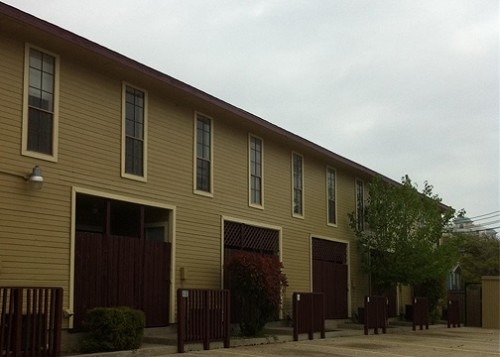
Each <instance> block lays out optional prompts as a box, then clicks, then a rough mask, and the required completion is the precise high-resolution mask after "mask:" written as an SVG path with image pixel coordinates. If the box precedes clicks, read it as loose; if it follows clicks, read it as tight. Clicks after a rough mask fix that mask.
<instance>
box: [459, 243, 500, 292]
mask: <svg viewBox="0 0 500 357" xmlns="http://www.w3.org/2000/svg"><path fill="white" fill-rule="evenodd" d="M454 239H456V240H457V243H458V246H459V248H458V249H459V252H460V258H459V262H460V268H461V278H462V281H463V282H464V283H477V282H480V281H481V277H482V276H497V275H500V240H498V239H497V238H496V237H495V236H491V235H488V234H480V235H477V234H457V235H455V236H454Z"/></svg>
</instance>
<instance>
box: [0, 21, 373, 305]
mask: <svg viewBox="0 0 500 357" xmlns="http://www.w3.org/2000/svg"><path fill="white" fill-rule="evenodd" d="M2 26H6V25H1V21H0V58H2V61H0V103H2V104H1V105H0V118H1V121H0V131H1V132H2V134H3V135H2V140H1V141H0V154H1V158H2V165H1V167H0V170H6V171H9V172H14V173H19V174H27V173H29V172H30V170H31V168H32V167H33V166H34V165H35V164H38V165H40V167H41V168H42V172H43V176H44V178H45V183H44V187H43V189H42V190H40V191H33V190H30V189H28V187H27V184H26V182H24V181H23V180H22V179H21V178H19V177H14V176H10V175H5V174H2V173H0V182H1V185H0V217H1V218H0V245H1V246H2V249H1V250H0V284H9V285H12V284H14V283H16V284H32V283H33V282H37V283H40V284H47V285H56V286H62V287H63V288H64V307H65V308H66V307H68V306H69V300H68V291H69V287H70V278H71V277H70V252H71V246H70V243H71V242H70V235H71V189H72V187H74V186H76V187H80V188H84V189H89V190H97V191H100V192H108V193H109V194H114V195H120V196H123V197H130V198H131V199H140V200H147V201H151V202H157V203H158V204H168V205H172V206H176V207H177V211H176V217H177V219H176V232H175V233H176V242H175V249H176V250H175V254H176V256H175V266H176V280H175V284H174V285H172V288H174V289H175V288H177V287H184V288H220V287H221V272H220V267H221V244H222V241H221V239H222V238H221V237H222V230H221V217H222V216H225V217H234V218H237V219H241V220H247V221H251V222H255V223H256V224H263V225H272V226H276V227H281V228H282V239H283V252H282V257H283V263H284V266H285V272H286V274H287V275H288V280H289V283H290V287H289V288H288V291H289V292H290V294H289V295H290V296H287V300H286V303H287V305H286V306H287V308H290V298H291V292H292V291H311V281H310V280H311V275H310V271H311V266H310V265H311V260H310V254H309V252H310V244H311V236H312V235H316V236H323V237H329V238H331V239H338V240H342V241H345V242H351V245H350V256H349V259H350V260H349V264H350V274H351V275H350V280H351V281H352V282H355V283H353V284H352V286H351V289H352V291H351V293H352V296H351V297H352V299H353V300H352V306H354V307H357V306H361V304H362V301H363V296H364V295H365V294H366V292H367V290H366V288H367V285H366V278H365V277H364V275H363V274H362V273H361V271H360V268H359V267H360V262H359V258H358V255H357V251H356V247H355V244H354V241H353V239H354V236H353V234H352V232H351V229H350V228H349V224H348V223H349V222H348V219H347V214H348V213H349V212H352V211H354V209H355V202H354V197H355V194H354V180H355V177H356V173H355V172H352V171H351V170H350V169H346V167H345V166H339V165H337V164H336V162H331V161H329V160H328V159H326V157H324V156H320V155H319V154H318V153H317V152H313V151H311V150H306V149H304V148H302V147H300V146H299V145H298V144H294V143H291V142H290V141H287V140H284V139H283V138H282V137H279V136H277V135H276V134H271V133H269V132H267V131H263V130H262V128H259V127H256V126H252V125H249V124H248V123H246V122H241V120H240V119H239V118H237V117H234V116H230V115H228V114H224V113H221V112H220V110H219V109H216V108H211V107H210V106H207V104H206V103H202V102H199V103H194V102H193V100H192V99H189V98H188V99H186V98H184V97H180V96H175V95H173V93H174V92H173V91H172V90H171V89H170V88H161V87H159V86H158V83H155V82H153V81H152V80H150V79H147V78H145V77H143V76H138V75H137V74H136V73H131V72H127V71H125V70H123V69H122V68H120V67H119V66H114V65H112V64H109V63H102V64H100V65H97V63H99V62H98V61H97V60H98V59H97V58H94V57H92V56H93V55H91V54H89V53H85V54H84V55H81V54H79V53H76V52H74V51H73V50H72V48H71V47H59V44H56V42H52V43H53V45H47V44H50V43H51V41H50V39H49V38H45V37H44V36H45V35H43V34H37V35H36V37H33V38H30V37H29V36H28V37H27V38H26V40H27V41H29V42H31V43H33V44H34V45H37V46H40V47H41V48H42V49H44V48H45V49H46V50H49V51H51V52H54V53H57V54H59V55H60V71H61V73H60V103H59V109H60V112H59V114H60V116H59V157H58V162H56V163H54V162H45V161H41V160H35V159H33V158H29V157H25V156H21V155H20V151H21V127H22V125H21V124H22V91H23V84H22V83H23V82H22V81H23V61H24V41H25V39H23V38H17V39H16V38H15V37H9V38H6V36H5V35H1V33H2ZM33 36H35V35H33ZM81 58H90V59H92V58H94V60H95V61H90V62H87V61H84V60H82V59H81ZM89 63H90V64H92V65H95V66H94V67H89V66H88V64H89ZM122 81H126V82H127V83H130V84H131V85H134V86H137V87H139V88H143V89H145V90H147V91H148V98H149V103H148V110H149V116H148V118H147V120H148V126H149V130H148V133H147V135H148V143H149V145H148V148H147V150H148V180H147V182H137V181H134V180H130V179H125V178H122V177H121V176H120V164H121V161H120V160H121V100H122V99H121V90H122ZM197 110H198V111H200V112H202V113H204V114H205V115H208V116H211V117H213V131H214V143H213V150H214V160H213V165H214V173H213V176H214V177H213V179H214V194H213V197H204V196H201V195H197V194H194V193H193V121H194V119H193V116H194V112H195V111H197ZM249 133H251V134H254V135H257V136H258V137H260V138H262V139H263V143H264V152H263V157H264V209H256V208H252V207H249V205H248V161H247V160H248V147H247V145H248V134H249ZM292 150H293V151H295V152H298V153H300V154H301V155H303V156H304V164H305V169H304V182H305V187H304V190H305V191H304V192H305V200H304V209H305V217H304V219H297V218H293V217H292V212H291V209H292V204H291V167H290V162H291V152H292ZM327 166H331V167H333V168H335V169H336V174H337V176H336V178H337V222H338V224H337V227H331V226H328V225H327V216H326V181H325V180H326V177H325V175H326V174H325V172H326V171H325V170H326V167H327ZM181 268H184V269H185V271H186V272H187V273H186V279H185V280H182V281H181V279H180V273H179V272H180V269H181ZM349 285H351V284H349ZM290 313H291V308H290Z"/></svg>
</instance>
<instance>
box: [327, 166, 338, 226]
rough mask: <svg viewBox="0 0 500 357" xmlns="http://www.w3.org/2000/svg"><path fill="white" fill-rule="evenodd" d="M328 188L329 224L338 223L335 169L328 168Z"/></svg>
mask: <svg viewBox="0 0 500 357" xmlns="http://www.w3.org/2000/svg"><path fill="white" fill-rule="evenodd" d="M326 190H327V201H328V203H327V205H328V206H327V210H328V224H337V210H336V200H335V170H334V169H332V168H327V169H326Z"/></svg>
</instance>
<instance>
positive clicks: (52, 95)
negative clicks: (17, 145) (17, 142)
mask: <svg viewBox="0 0 500 357" xmlns="http://www.w3.org/2000/svg"><path fill="white" fill-rule="evenodd" d="M57 61H58V58H57V57H56V56H53V55H50V54H48V53H46V52H43V51H41V50H38V49H35V48H31V47H29V46H27V47H26V64H25V68H26V72H27V73H26V80H25V93H26V94H25V98H26V100H27V102H26V103H25V109H24V111H25V113H24V119H23V120H24V124H23V154H26V155H32V156H38V157H41V158H45V159H47V160H51V161H54V160H55V159H56V156H57V155H56V152H57V148H56V145H57V144H56V143H57V102H56V91H57V90H56V89H57V68H58V67H57Z"/></svg>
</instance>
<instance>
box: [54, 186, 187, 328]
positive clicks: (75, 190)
mask: <svg viewBox="0 0 500 357" xmlns="http://www.w3.org/2000/svg"><path fill="white" fill-rule="evenodd" d="M77 194H84V195H91V196H97V197H102V198H107V199H112V200H117V201H124V202H130V203H135V204H140V205H144V206H150V207H156V208H162V209H165V210H168V212H169V223H170V224H169V230H168V237H169V239H170V243H171V253H170V283H169V287H168V288H169V295H170V306H168V309H169V313H168V316H169V320H170V321H169V323H174V322H175V232H176V209H177V207H176V206H174V205H169V204H164V203H160V202H156V201H151V200H146V199H141V198H137V197H131V196H126V195H119V194H113V193H109V192H105V191H99V190H94V189H89V188H84V187H78V186H72V187H71V224H70V266H69V292H68V305H69V306H68V308H67V309H65V310H64V312H65V314H67V315H68V316H69V321H68V328H70V329H71V328H73V313H74V306H75V305H74V302H75V239H76V238H75V237H76V195H77Z"/></svg>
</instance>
